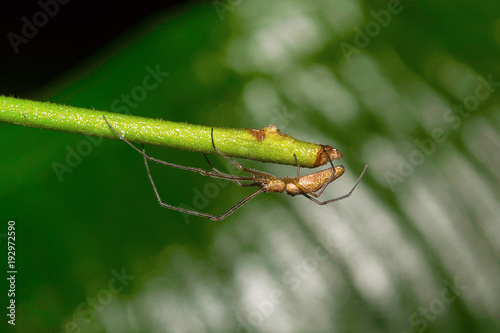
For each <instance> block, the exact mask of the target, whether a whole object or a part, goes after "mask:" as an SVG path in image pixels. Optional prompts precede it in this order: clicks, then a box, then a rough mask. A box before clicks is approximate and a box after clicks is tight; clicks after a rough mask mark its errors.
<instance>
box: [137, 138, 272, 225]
mask: <svg viewBox="0 0 500 333" xmlns="http://www.w3.org/2000/svg"><path fill="white" fill-rule="evenodd" d="M142 150H143V153H144V154H143V156H144V165H145V166H146V171H147V172H148V178H149V181H150V182H151V186H152V187H153V191H154V192H155V195H156V199H157V200H158V203H159V204H160V206H162V207H164V208H168V209H172V210H176V211H178V212H181V213H185V214H191V215H194V216H201V217H206V218H209V219H211V220H212V221H220V220H223V219H225V218H226V217H228V216H229V215H230V214H231V213H233V212H234V211H236V210H237V209H238V208H240V207H241V206H243V205H244V204H246V203H247V202H248V201H250V200H251V199H252V198H254V197H256V196H257V195H259V194H260V193H262V192H263V191H262V188H260V189H258V190H257V191H255V192H254V193H252V194H250V195H249V196H247V197H246V198H244V199H243V200H241V201H240V202H238V203H237V204H236V205H234V206H233V207H232V208H231V209H229V210H228V211H227V212H225V213H224V214H222V215H220V216H215V215H211V214H207V213H202V212H197V211H194V210H189V209H184V208H181V207H176V206H172V205H169V204H166V203H164V202H163V201H162V200H161V197H160V194H159V193H158V190H157V188H156V185H155V182H154V180H153V176H151V172H150V170H149V166H148V159H147V158H146V156H147V155H146V152H145V151H144V146H143V148H142Z"/></svg>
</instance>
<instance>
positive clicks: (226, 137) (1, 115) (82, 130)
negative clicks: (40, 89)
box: [0, 96, 340, 168]
mask: <svg viewBox="0 0 500 333" xmlns="http://www.w3.org/2000/svg"><path fill="white" fill-rule="evenodd" d="M103 116H106V119H107V120H108V121H109V123H110V124H111V125H112V126H113V128H115V129H116V131H117V132H118V133H123V134H124V135H125V137H126V138H127V139H128V140H129V141H132V142H135V143H140V144H150V145H157V146H162V147H170V148H176V149H183V150H190V151H196V152H201V153H211V154H214V153H215V151H214V150H213V147H212V141H211V134H210V132H211V129H212V127H209V126H200V125H192V124H186V123H175V122H171V121H166V120H158V119H150V118H143V117H136V116H131V115H124V114H116V113H110V112H104V111H96V110H89V109H84V108H79V107H73V106H66V105H57V104H52V103H46V102H36V101H31V100H24V99H18V98H12V97H6V96H0V122H6V123H12V124H18V125H23V126H31V127H36V128H45V129H51V130H58V131H64V132H70V133H78V134H84V135H89V136H99V137H103V138H108V139H119V138H118V137H117V136H116V134H115V133H113V132H112V131H111V129H110V128H109V127H108V125H107V124H106V122H105V121H104V118H103ZM263 135H265V137H264V138H263V137H262V136H263ZM214 141H215V145H216V147H217V148H218V149H219V150H221V151H222V152H223V153H225V154H226V155H228V156H230V157H240V158H245V159H252V160H257V161H262V162H271V163H279V164H288V165H296V163H295V159H294V154H296V156H297V159H298V161H299V165H300V166H302V167H309V168H310V167H317V166H320V165H323V164H325V163H327V162H328V157H327V156H326V154H325V153H324V150H323V148H322V146H321V145H318V144H313V143H309V142H304V141H299V140H296V139H294V138H292V137H291V136H289V135H282V134H281V133H279V131H276V128H275V127H274V128H273V127H271V128H268V130H265V129H263V130H248V129H234V128H214ZM328 148H329V149H332V148H331V147H328ZM321 154H323V156H322V157H321V156H320V155H321ZM339 155H340V153H339ZM330 157H331V158H332V159H335V158H339V157H338V156H336V155H335V154H332V153H330Z"/></svg>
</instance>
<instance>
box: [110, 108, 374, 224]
mask: <svg viewBox="0 0 500 333" xmlns="http://www.w3.org/2000/svg"><path fill="white" fill-rule="evenodd" d="M103 118H104V120H105V121H106V123H107V124H108V126H109V128H110V129H111V130H112V131H113V132H114V133H115V134H116V135H117V136H119V137H120V139H121V140H123V141H125V143H127V144H128V145H129V146H130V147H132V148H133V149H134V150H136V151H137V152H139V153H140V154H141V155H142V156H143V157H144V165H145V166H146V171H147V173H148V178H149V180H150V182H151V185H152V186H153V190H154V193H155V195H156V199H157V200H158V203H159V204H160V205H161V206H162V207H165V208H168V209H173V210H176V211H179V212H182V213H186V214H191V215H195V216H201V217H206V218H209V219H211V220H213V221H220V220H223V219H225V218H226V217H227V216H229V215H230V214H231V213H232V212H234V211H235V210H236V209H238V208H240V207H241V206H243V205H244V204H245V203H247V202H248V201H249V200H250V199H252V198H254V197H256V196H257V195H259V194H260V193H263V192H264V193H271V192H278V193H281V192H286V194H288V195H291V196H294V195H298V194H302V195H303V196H305V197H306V198H308V199H309V200H311V201H313V202H315V203H316V204H318V205H325V204H328V203H332V202H335V201H339V200H342V199H345V198H347V197H349V196H350V195H351V194H352V192H353V191H354V189H355V188H356V186H357V185H358V183H359V181H360V180H361V178H362V177H363V175H364V173H365V171H366V168H367V165H366V166H365V168H364V169H363V172H362V173H361V175H360V176H359V178H358V180H357V181H356V183H355V184H354V186H353V188H352V189H351V191H350V192H349V193H347V194H344V195H342V196H340V197H337V198H334V199H330V200H326V201H319V200H317V199H315V198H318V197H319V196H320V195H321V194H322V193H323V191H324V190H325V189H326V187H327V185H328V184H330V183H331V182H333V181H334V180H335V179H337V178H339V177H340V176H342V175H343V174H344V171H345V169H344V167H343V166H342V165H339V166H334V165H333V162H332V158H334V159H338V158H341V157H342V154H341V153H340V152H339V151H338V150H336V149H334V148H332V147H329V146H323V149H322V151H321V152H318V156H319V158H320V160H321V159H324V158H326V159H328V161H329V162H330V165H331V168H328V169H325V170H322V171H318V172H315V173H311V174H309V175H305V176H300V167H299V162H298V161H297V157H296V156H295V155H294V156H295V162H296V163H297V177H281V178H276V176H274V175H271V174H269V173H267V172H263V171H258V170H254V169H248V168H245V167H243V166H242V165H241V164H239V163H238V162H236V161H235V160H233V159H231V158H229V157H228V156H226V155H225V154H224V153H222V152H221V151H220V150H219V149H217V148H216V147H215V142H214V133H213V128H212V132H211V138H212V147H213V148H214V151H215V152H217V153H218V154H219V155H220V156H222V157H224V158H225V159H226V160H228V161H229V162H231V163H232V164H234V165H235V166H236V167H237V168H238V169H240V170H241V171H243V172H247V173H249V174H250V176H236V175H230V174H225V173H222V172H220V171H219V170H217V169H216V168H214V167H213V166H212V164H211V163H210V161H209V160H208V158H207V156H206V155H205V159H206V160H207V162H208V164H209V165H210V168H211V169H212V171H207V170H203V169H200V168H193V167H187V166H182V165H177V164H173V163H169V162H165V161H162V160H159V159H157V158H154V157H151V156H148V155H147V154H146V152H145V151H144V145H143V147H142V150H140V149H139V148H137V147H135V146H134V145H133V144H132V143H131V142H130V141H128V140H127V139H125V137H124V136H123V135H120V134H119V133H118V132H117V131H116V130H115V129H114V128H113V127H112V126H111V124H110V123H109V122H108V120H107V119H106V117H104V116H103ZM148 160H150V161H152V162H155V163H159V164H163V165H166V166H170V167H173V168H177V169H182V170H188V171H193V172H197V173H199V174H201V175H204V176H209V177H214V178H219V179H226V180H228V181H231V182H233V183H235V184H236V185H238V186H242V187H260V188H259V189H258V190H257V191H255V192H254V193H252V194H250V195H249V196H247V197H246V198H244V199H243V200H241V201H240V202H239V203H237V204H236V205H234V207H233V208H231V209H229V210H228V211H227V212H225V213H224V214H222V215H220V216H215V215H211V214H207V213H202V212H197V211H194V210H189V209H185V208H181V207H176V206H172V205H169V204H166V203H164V202H162V201H161V198H160V195H159V193H158V190H157V189H156V185H155V183H154V181H153V177H152V176H151V172H150V171H149V167H148Z"/></svg>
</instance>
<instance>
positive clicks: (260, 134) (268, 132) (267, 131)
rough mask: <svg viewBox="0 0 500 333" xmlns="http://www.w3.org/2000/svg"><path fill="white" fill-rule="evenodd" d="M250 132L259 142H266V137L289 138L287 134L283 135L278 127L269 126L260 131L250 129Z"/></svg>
mask: <svg viewBox="0 0 500 333" xmlns="http://www.w3.org/2000/svg"><path fill="white" fill-rule="evenodd" d="M248 132H250V134H252V135H253V136H254V137H255V138H256V139H257V140H259V141H262V140H264V139H265V138H266V136H275V137H276V136H289V135H287V134H281V132H280V130H279V129H278V127H276V125H267V126H266V127H264V128H262V129H259V130H256V129H249V130H248Z"/></svg>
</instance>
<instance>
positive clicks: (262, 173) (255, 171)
mask: <svg viewBox="0 0 500 333" xmlns="http://www.w3.org/2000/svg"><path fill="white" fill-rule="evenodd" d="M210 135H211V136H212V147H213V148H214V150H215V151H216V152H217V153H218V154H219V155H220V156H222V157H224V158H225V159H226V160H228V161H229V162H231V163H233V164H234V165H235V166H236V167H237V168H238V169H240V170H241V171H243V172H247V173H250V174H252V175H259V176H261V178H262V177H264V178H271V179H274V178H276V177H274V176H273V175H271V174H270V173H267V172H263V171H258V170H254V169H248V168H245V167H244V166H242V165H241V164H239V163H238V162H236V161H235V160H233V159H232V158H230V157H229V156H227V155H226V154H224V153H223V152H221V151H220V150H219V149H217V148H216V147H215V142H214V128H213V127H212V131H211V134H210Z"/></svg>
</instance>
